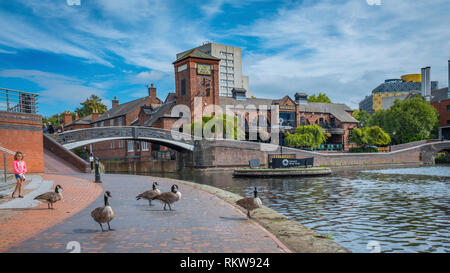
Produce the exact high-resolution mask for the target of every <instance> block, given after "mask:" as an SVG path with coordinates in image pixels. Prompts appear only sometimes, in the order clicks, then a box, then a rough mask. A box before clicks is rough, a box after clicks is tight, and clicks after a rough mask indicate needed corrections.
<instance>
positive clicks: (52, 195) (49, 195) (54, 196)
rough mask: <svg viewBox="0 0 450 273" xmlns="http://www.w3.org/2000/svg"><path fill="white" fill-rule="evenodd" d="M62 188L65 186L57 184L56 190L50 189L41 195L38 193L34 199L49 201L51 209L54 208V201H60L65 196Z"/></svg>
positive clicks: (48, 204)
mask: <svg viewBox="0 0 450 273" xmlns="http://www.w3.org/2000/svg"><path fill="white" fill-rule="evenodd" d="M62 190H63V188H62V187H61V186H60V185H56V187H55V191H54V192H53V191H50V192H46V193H43V194H41V195H38V196H36V197H35V198H34V200H38V201H41V202H44V203H47V206H48V208H49V209H53V203H56V202H58V201H59V200H61V199H62V198H63V196H62V193H61V192H62Z"/></svg>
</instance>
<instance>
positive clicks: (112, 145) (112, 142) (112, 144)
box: [110, 140, 115, 149]
mask: <svg viewBox="0 0 450 273" xmlns="http://www.w3.org/2000/svg"><path fill="white" fill-rule="evenodd" d="M110 143H111V149H114V148H115V147H114V146H115V145H114V144H115V143H114V140H111V142H110Z"/></svg>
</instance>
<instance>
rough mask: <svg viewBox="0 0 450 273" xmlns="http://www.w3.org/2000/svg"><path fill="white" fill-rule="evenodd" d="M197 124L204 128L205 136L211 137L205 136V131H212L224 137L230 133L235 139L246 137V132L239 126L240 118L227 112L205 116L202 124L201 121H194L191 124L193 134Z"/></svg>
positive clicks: (203, 133)
mask: <svg viewBox="0 0 450 273" xmlns="http://www.w3.org/2000/svg"><path fill="white" fill-rule="evenodd" d="M197 126H198V127H199V128H202V136H203V137H211V136H205V132H211V133H213V135H216V136H222V137H223V138H227V136H228V135H230V136H232V138H233V139H243V138H244V137H245V133H244V132H243V131H241V130H239V128H238V118H237V117H232V116H227V115H225V114H223V115H217V116H203V117H202V122H201V124H200V122H193V123H192V124H191V132H192V133H193V134H194V132H195V127H197Z"/></svg>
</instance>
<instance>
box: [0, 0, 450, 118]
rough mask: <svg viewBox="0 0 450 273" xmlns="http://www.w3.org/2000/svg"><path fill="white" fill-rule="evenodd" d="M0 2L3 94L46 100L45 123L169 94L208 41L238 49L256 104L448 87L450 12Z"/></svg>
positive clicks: (277, 4) (402, 5) (432, 8)
mask: <svg viewBox="0 0 450 273" xmlns="http://www.w3.org/2000/svg"><path fill="white" fill-rule="evenodd" d="M80 1H81V5H79V6H77V5H72V6H71V5H68V4H67V0H40V1H37V0H36V1H28V0H14V1H13V0H8V1H6V0H2V1H0V30H1V31H0V87H4V88H10V89H18V90H24V91H30V92H38V93H39V94H40V100H39V102H40V113H41V114H43V115H51V114H54V113H58V112H62V111H64V110H73V109H75V108H76V107H78V106H79V103H80V102H81V101H83V100H85V99H86V98H87V97H88V96H89V95H90V94H97V95H99V96H100V97H101V98H102V99H103V101H104V102H105V103H106V104H107V105H108V106H110V105H111V100H112V99H113V98H114V96H117V98H118V99H119V101H120V102H126V101H129V100H132V99H135V98H138V97H142V96H144V95H146V93H147V90H146V88H145V84H149V83H151V82H153V83H154V84H155V85H156V87H157V90H158V96H159V97H160V98H161V99H164V98H165V97H166V95H167V93H168V92H173V91H174V75H173V66H172V62H173V61H174V60H175V54H176V53H178V52H181V51H184V50H186V49H189V48H192V47H195V46H198V45H201V44H202V43H203V42H204V41H213V42H217V43H224V44H230V45H233V46H239V47H242V49H243V71H244V74H245V75H249V77H250V91H251V92H252V93H253V94H254V95H255V96H257V97H268V98H279V97H281V96H282V95H284V94H289V95H291V97H292V96H293V94H294V93H295V92H298V91H302V92H306V93H308V94H314V93H318V92H325V93H326V94H327V95H328V96H329V97H330V98H331V99H332V100H333V101H335V102H343V103H346V104H348V105H349V106H351V107H355V108H356V107H357V103H358V102H359V101H360V100H361V99H362V98H364V96H365V95H368V94H370V92H371V90H372V89H373V88H375V87H376V86H377V85H378V84H379V83H381V82H382V81H383V80H384V79H387V78H399V77H400V76H401V75H402V74H407V73H420V68H421V67H424V66H431V78H432V80H438V81H439V86H440V87H444V86H447V84H448V83H447V60H448V59H450V27H449V26H450V16H448V13H449V11H450V1H448V0H427V1H410V0H381V5H369V4H368V3H367V2H373V1H371V0H369V1H367V0H348V1H347V0H329V1H327V0H324V1H309V0H304V1H263V0H261V1H258V0H251V1H243V0H218V1H194V0H191V1H171V0H163V1H159V0H155V1H147V0H80Z"/></svg>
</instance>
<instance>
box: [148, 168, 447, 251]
mask: <svg viewBox="0 0 450 273" xmlns="http://www.w3.org/2000/svg"><path fill="white" fill-rule="evenodd" d="M152 175H155V174H152ZM161 176H165V177H172V178H177V179H182V180H188V181H193V182H197V183H201V184H208V185H211V186H215V187H218V188H221V189H224V190H227V191H231V192H234V193H237V194H239V195H242V196H250V195H251V194H252V191H253V187H254V186H256V187H257V188H258V191H259V192H260V195H261V196H260V197H261V199H262V201H263V204H265V205H266V206H268V207H270V208H272V209H274V210H276V211H278V212H280V213H282V214H284V215H286V216H288V217H289V218H291V219H293V220H296V221H298V222H299V223H301V224H303V225H305V226H307V227H309V228H311V229H313V230H314V231H316V232H318V233H320V234H323V235H326V236H330V237H331V238H332V239H333V240H334V241H336V242H337V243H339V244H341V245H343V246H345V247H346V248H348V249H350V250H351V251H353V252H370V251H372V248H369V247H368V244H369V242H370V244H372V245H373V244H375V245H379V246H380V250H381V252H450V190H449V189H450V166H438V167H420V168H400V169H383V170H365V171H358V170H356V171H355V170H344V171H337V172H335V173H334V174H332V175H331V176H323V177H305V178H265V179H263V178H257V179H254V178H252V179H249V178H234V177H233V176H232V173H230V172H217V173H196V174H191V173H173V174H164V175H161ZM181 191H182V189H181ZM373 241H374V242H373Z"/></svg>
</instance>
